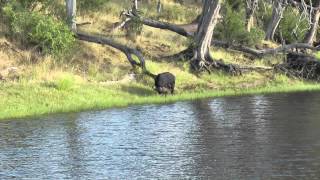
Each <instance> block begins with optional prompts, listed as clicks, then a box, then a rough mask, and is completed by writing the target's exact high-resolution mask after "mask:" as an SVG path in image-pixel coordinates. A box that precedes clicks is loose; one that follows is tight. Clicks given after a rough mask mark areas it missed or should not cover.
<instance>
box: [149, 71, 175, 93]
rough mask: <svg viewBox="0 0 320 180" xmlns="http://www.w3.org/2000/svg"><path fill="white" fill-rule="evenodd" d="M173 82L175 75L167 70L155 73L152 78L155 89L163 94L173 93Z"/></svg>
mask: <svg viewBox="0 0 320 180" xmlns="http://www.w3.org/2000/svg"><path fill="white" fill-rule="evenodd" d="M175 82H176V77H175V76H174V75H173V74H171V73H169V72H164V73H160V74H158V75H156V76H155V78H154V84H155V87H156V91H157V92H158V93H159V94H165V95H166V94H168V93H171V94H173V92H174V86H175Z"/></svg>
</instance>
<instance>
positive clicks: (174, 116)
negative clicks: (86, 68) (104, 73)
mask: <svg viewBox="0 0 320 180" xmlns="http://www.w3.org/2000/svg"><path fill="white" fill-rule="evenodd" d="M319 100H320V94H319V93H298V94H286V95H272V96H251V97H230V98H218V99H213V100H203V101H194V102H180V103H174V104H169V105H161V106H158V105H149V106H135V107H130V108H123V109H114V110H107V111H99V112H87V113H78V114H68V115H56V116H51V117H47V118H41V119H33V120H23V121H19V120H18V121H4V122H0V132H1V133H0V179H30V178H31V179H33V178H35V179H115V178H116V179H128V178H129V179H136V178H138V179H149V178H158V177H161V178H163V179H176V178H197V179H199V178H200V179H201V178H204V179H284V178H285V179H286V178H288V179H292V178H298V179H317V178H319V177H320V139H319V137H320V131H319V128H320V121H319V119H320V112H319V109H320V104H319V102H320V101H319Z"/></svg>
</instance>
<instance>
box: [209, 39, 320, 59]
mask: <svg viewBox="0 0 320 180" xmlns="http://www.w3.org/2000/svg"><path fill="white" fill-rule="evenodd" d="M212 45H213V46H216V47H222V48H229V49H233V50H237V51H241V52H244V53H247V54H250V55H253V56H255V57H257V58H262V57H264V56H266V55H275V54H279V53H283V52H288V51H290V50H294V49H303V50H305V49H309V50H312V51H318V50H320V47H319V46H317V47H314V46H312V45H310V44H307V43H294V44H288V45H283V46H279V47H277V48H270V49H262V50H258V49H254V48H250V47H246V46H242V45H232V44H230V43H227V42H223V41H213V42H212Z"/></svg>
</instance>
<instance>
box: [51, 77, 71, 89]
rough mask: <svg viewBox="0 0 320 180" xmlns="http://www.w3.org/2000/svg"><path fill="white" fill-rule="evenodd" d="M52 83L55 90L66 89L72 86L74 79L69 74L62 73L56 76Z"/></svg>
mask: <svg viewBox="0 0 320 180" xmlns="http://www.w3.org/2000/svg"><path fill="white" fill-rule="evenodd" d="M54 84H55V87H56V89H57V90H60V91H66V90H70V89H71V88H72V87H74V85H75V79H74V77H73V76H71V75H64V76H61V77H60V78H58V79H57V80H56V81H55V82H54Z"/></svg>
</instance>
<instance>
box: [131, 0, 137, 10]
mask: <svg viewBox="0 0 320 180" xmlns="http://www.w3.org/2000/svg"><path fill="white" fill-rule="evenodd" d="M132 5H133V7H132V10H133V11H134V12H137V10H138V0H132Z"/></svg>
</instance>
